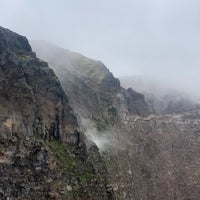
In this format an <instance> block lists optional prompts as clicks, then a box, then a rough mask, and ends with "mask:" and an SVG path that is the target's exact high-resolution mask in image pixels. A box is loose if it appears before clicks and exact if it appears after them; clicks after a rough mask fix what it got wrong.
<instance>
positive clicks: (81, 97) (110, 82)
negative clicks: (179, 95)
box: [30, 41, 150, 129]
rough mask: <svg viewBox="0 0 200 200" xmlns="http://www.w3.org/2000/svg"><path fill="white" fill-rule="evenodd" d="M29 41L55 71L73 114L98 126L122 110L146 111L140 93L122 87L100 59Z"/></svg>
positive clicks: (102, 127) (143, 112)
mask: <svg viewBox="0 0 200 200" xmlns="http://www.w3.org/2000/svg"><path fill="white" fill-rule="evenodd" d="M30 42H31V45H32V47H33V49H34V50H35V51H36V52H37V55H38V56H39V57H40V58H41V59H43V60H45V61H47V62H48V63H49V65H50V66H51V67H52V68H53V69H54V70H55V72H56V74H57V75H58V77H59V79H60V81H61V84H62V86H63V89H64V90H65V92H66V94H68V96H69V101H70V102H71V105H72V107H73V109H74V110H75V111H76V113H78V115H79V116H81V117H82V118H90V119H91V120H92V121H94V122H95V123H96V124H97V127H98V128H99V129H105V127H107V126H109V125H110V124H111V125H112V124H113V123H114V122H116V121H117V120H118V118H119V115H121V113H124V112H128V113H131V114H132V115H140V116H147V115H149V114H150V109H149V107H148V105H147V103H146V102H145V100H144V96H143V95H142V94H139V93H137V92H136V91H134V90H132V89H127V90H125V89H124V88H122V87H121V86H120V82H119V80H118V79H117V78H115V77H114V76H113V74H112V73H111V72H110V71H109V70H108V69H107V68H106V66H105V65H104V64H103V63H102V62H100V61H96V60H93V59H90V58H87V57H85V56H83V55H81V54H78V53H74V52H71V51H68V50H65V49H62V48H60V47H58V46H55V45H52V44H49V43H48V42H44V41H30Z"/></svg>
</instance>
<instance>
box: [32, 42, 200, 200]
mask: <svg viewBox="0 0 200 200" xmlns="http://www.w3.org/2000/svg"><path fill="white" fill-rule="evenodd" d="M32 44H33V47H34V49H35V50H36V52H37V54H38V56H40V57H41V58H43V59H44V60H46V61H48V62H49V63H50V65H51V66H52V67H53V68H54V69H55V71H56V73H57V74H58V76H59V78H60V79H61V83H62V85H63V88H64V90H65V91H66V93H67V94H68V95H69V101H70V102H73V107H74V109H75V110H76V112H77V115H79V116H80V117H83V116H84V117H85V118H89V119H90V120H92V122H93V123H92V125H91V124H90V123H85V124H83V125H85V128H86V129H87V128H88V127H89V126H95V127H97V128H98V127H101V129H99V131H96V130H95V128H94V129H92V128H91V130H90V135H92V136H94V135H98V137H96V138H95V137H91V138H92V139H94V141H95V142H97V143H99V144H100V143H102V142H106V145H104V146H103V148H102V149H101V150H102V156H103V157H104V160H105V163H106V166H107V168H108V170H109V179H110V181H111V185H112V187H113V190H114V192H115V195H116V199H120V200H121V199H126V200H133V199H136V200H138V199H141V200H160V199H163V200H175V199H176V200H189V199H190V200H198V199H199V197H200V190H199V187H200V179H199V177H200V173H199V168H200V162H199V157H198V153H199V135H200V130H199V125H200V120H199V116H200V114H199V110H198V107H195V108H193V109H192V111H191V112H189V110H190V108H186V107H185V105H183V106H182V108H184V110H180V111H178V112H177V111H176V110H175V109H174V108H173V107H172V110H171V111H170V112H169V113H170V114H166V112H164V113H165V114H162V115H161V112H159V115H156V114H155V113H154V114H153V113H151V112H149V107H148V105H147V104H146V103H145V100H144V96H143V95H141V94H139V93H137V92H135V91H134V90H132V89H127V90H125V89H123V88H122V87H121V86H120V85H119V82H118V81H117V80H116V79H115V78H114V77H113V76H112V75H111V74H110V75H109V76H107V75H106V74H107V73H108V74H109V71H108V70H107V69H105V66H104V65H103V64H102V63H99V62H98V61H94V60H91V59H88V58H85V57H83V56H81V55H79V54H76V53H72V52H69V51H66V50H64V49H62V48H58V47H55V46H52V45H49V44H46V43H44V42H41V41H40V42H32ZM67 74H70V75H69V76H67ZM114 83H116V84H114ZM104 85H105V87H103V86H104ZM102 88H103V89H102ZM114 88H115V89H114ZM111 97H112V98H111ZM109 98H111V101H110V104H109V103H108V104H106V103H105V102H104V100H105V99H106V101H107V100H108V99H109ZM84 105H85V106H84ZM175 108H177V106H175ZM109 109H111V110H110V111H111V113H112V114H114V116H117V117H115V118H114V120H110V119H111V118H109V117H108V112H107V111H108V110H109ZM116 111H117V112H116ZM90 115H92V116H90ZM102 119H103V120H104V119H107V121H108V124H107V129H106V130H105V129H102V126H99V122H101V123H102ZM86 121H87V120H86ZM83 122H84V120H83ZM100 147H102V145H100Z"/></svg>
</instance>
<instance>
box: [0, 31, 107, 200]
mask: <svg viewBox="0 0 200 200" xmlns="http://www.w3.org/2000/svg"><path fill="white" fill-rule="evenodd" d="M90 152H91V153H90ZM91 155H93V157H92V158H91ZM94 160H95V163H94ZM106 173H107V172H106V168H105V166H104V164H103V162H102V160H101V157H100V155H99V152H98V149H97V148H96V150H93V151H92V150H91V149H89V150H87V149H86V145H85V137H84V135H83V134H82V133H81V132H80V131H79V127H78V123H77V119H76V117H75V115H74V112H73V110H72V108H71V107H70V105H69V102H68V98H67V96H66V94H65V93H64V91H63V90H62V87H61V85H60V82H59V80H58V78H57V76H56V75H55V73H54V71H53V70H52V69H50V68H49V67H48V65H47V63H46V62H43V61H41V60H40V59H38V58H37V57H36V56H35V53H33V52H32V50H31V47H30V45H29V43H28V41H27V39H26V38H25V37H22V36H20V35H18V34H16V33H13V32H11V31H9V30H7V29H4V28H2V27H0V199H16V200H17V199H41V200H42V199H83V200H84V199H102V200H104V199H108V196H109V195H110V194H108V191H107V187H106V186H107V178H106Z"/></svg>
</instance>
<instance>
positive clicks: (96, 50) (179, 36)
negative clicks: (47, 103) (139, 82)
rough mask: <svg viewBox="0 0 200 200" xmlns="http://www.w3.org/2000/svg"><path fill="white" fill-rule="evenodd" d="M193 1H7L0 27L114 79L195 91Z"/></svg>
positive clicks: (199, 30) (197, 31)
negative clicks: (97, 64) (83, 59)
mask: <svg viewBox="0 0 200 200" xmlns="http://www.w3.org/2000/svg"><path fill="white" fill-rule="evenodd" d="M199 8H200V2H199V1H197V0H193V1H189V0H176V1H172V0H163V1H159V0H148V1H147V0H126V1H122V0H118V1H114V0H110V1H106V0H101V1H97V0H85V1H78V0H73V1H72V0H60V1H53V0H49V1H47V0H43V1H33V0H7V1H2V2H1V8H0V11H1V14H2V16H3V17H2V18H1V19H0V25H1V26H3V27H5V28H8V29H10V30H12V31H15V32H17V33H19V34H22V35H24V36H26V37H27V38H28V39H33V40H46V41H49V42H51V43H54V44H56V45H59V46H61V47H63V48H65V49H69V50H72V51H75V52H79V53H81V54H84V55H85V56H87V57H90V58H94V59H97V60H101V61H102V62H103V63H104V64H105V65H106V66H107V67H108V68H109V69H110V70H111V71H112V72H113V73H114V75H115V76H117V77H120V76H148V77H151V78H155V79H159V80H161V81H163V82H167V83H170V85H172V86H173V85H174V86H177V87H182V88H185V89H186V90H190V91H192V92H193V93H194V92H197V91H198V90H197V89H198V87H200V79H199V77H198V76H199V73H200V67H199V65H200V58H199V52H200V38H199V35H200V26H199V25H200V12H199Z"/></svg>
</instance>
